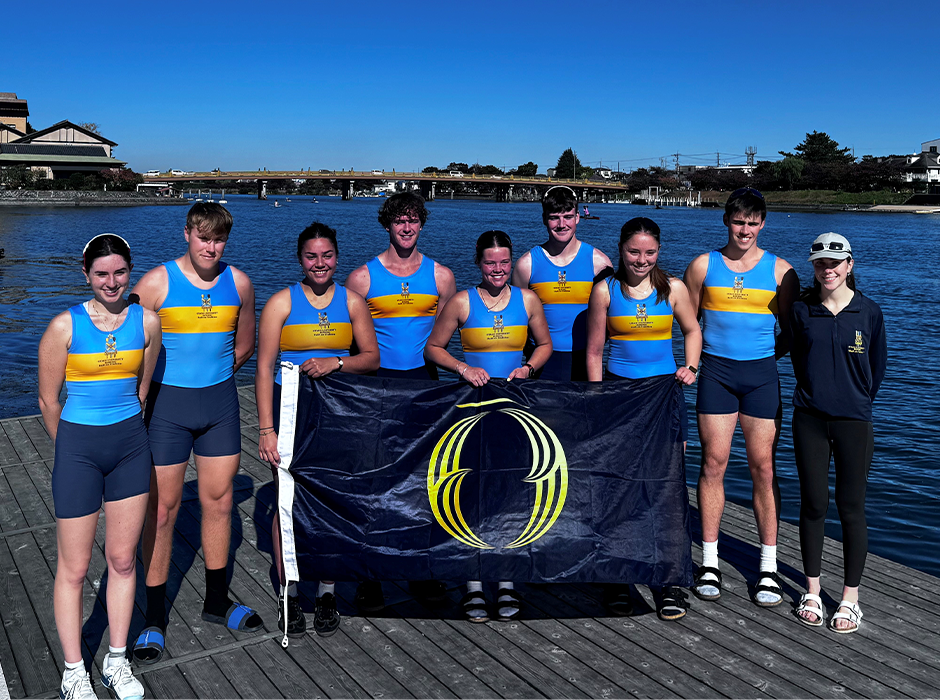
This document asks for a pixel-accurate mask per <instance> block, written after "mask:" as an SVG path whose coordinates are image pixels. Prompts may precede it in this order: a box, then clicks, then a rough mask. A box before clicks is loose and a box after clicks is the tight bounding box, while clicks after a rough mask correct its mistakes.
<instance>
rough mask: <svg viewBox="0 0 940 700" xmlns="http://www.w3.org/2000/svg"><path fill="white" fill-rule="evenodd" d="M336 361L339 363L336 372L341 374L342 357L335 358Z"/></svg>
mask: <svg viewBox="0 0 940 700" xmlns="http://www.w3.org/2000/svg"><path fill="white" fill-rule="evenodd" d="M336 361H337V362H339V367H337V368H336V371H337V372H341V371H342V369H343V358H342V357H337V358H336Z"/></svg>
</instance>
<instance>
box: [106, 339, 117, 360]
mask: <svg viewBox="0 0 940 700" xmlns="http://www.w3.org/2000/svg"><path fill="white" fill-rule="evenodd" d="M104 355H105V357H116V356H117V340H116V339H115V337H114V333H108V337H107V338H105V339H104Z"/></svg>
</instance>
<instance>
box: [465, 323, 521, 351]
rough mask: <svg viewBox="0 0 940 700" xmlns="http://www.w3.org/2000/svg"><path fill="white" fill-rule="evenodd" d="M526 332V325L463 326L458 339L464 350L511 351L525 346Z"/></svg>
mask: <svg viewBox="0 0 940 700" xmlns="http://www.w3.org/2000/svg"><path fill="white" fill-rule="evenodd" d="M528 334H529V327H528V326H506V327H500V328H493V327H492V326H488V327H486V328H463V329H461V331H460V340H461V342H462V343H463V350H464V352H494V351H495V352H512V351H517V350H522V348H523V347H525V341H526V338H527V337H528Z"/></svg>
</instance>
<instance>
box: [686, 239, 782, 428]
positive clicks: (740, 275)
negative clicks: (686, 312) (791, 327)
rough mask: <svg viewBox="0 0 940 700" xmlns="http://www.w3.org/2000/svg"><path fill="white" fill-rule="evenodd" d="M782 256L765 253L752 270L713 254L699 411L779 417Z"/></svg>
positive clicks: (705, 293)
mask: <svg viewBox="0 0 940 700" xmlns="http://www.w3.org/2000/svg"><path fill="white" fill-rule="evenodd" d="M776 265H777V257H776V256H775V255H771V254H770V253H768V252H766V251H765V252H764V253H763V255H762V256H761V258H760V260H758V261H757V264H756V265H755V266H754V267H753V268H751V269H750V270H748V271H747V272H735V271H734V270H731V269H729V268H728V266H727V265H726V264H725V261H724V257H723V256H722V254H721V251H718V250H713V251H712V252H711V253H709V255H708V270H707V272H706V273H705V279H704V281H703V283H702V306H701V315H702V341H703V352H702V368H701V372H700V373H699V383H698V411H699V413H708V414H729V413H738V412H741V413H744V414H745V415H748V416H752V417H754V418H775V417H776V416H777V415H778V413H779V412H780V408H781V405H780V381H779V378H778V375H777V363H776V360H775V359H774V345H775V329H776V323H777V278H776Z"/></svg>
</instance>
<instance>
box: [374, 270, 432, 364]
mask: <svg viewBox="0 0 940 700" xmlns="http://www.w3.org/2000/svg"><path fill="white" fill-rule="evenodd" d="M366 267H367V268H368V270H369V291H368V292H367V293H366V303H367V304H368V305H369V312H370V313H371V314H372V321H373V323H374V324H375V336H376V339H377V340H378V343H379V355H380V357H381V369H380V370H379V374H381V373H382V370H395V371H396V372H406V371H409V370H416V369H419V370H421V372H424V367H425V362H424V346H425V345H426V344H427V342H428V338H429V337H430V335H431V329H432V328H433V327H434V317H435V315H436V314H437V304H438V300H439V295H438V291H437V280H435V278H434V261H433V260H431V258H429V257H427V256H426V255H425V256H424V257H423V260H422V261H421V266H420V267H419V268H418V269H417V271H416V272H415V273H414V274H412V275H409V276H407V277H399V276H398V275H393V274H392V273H391V272H389V271H388V270H387V269H385V266H384V265H383V264H382V263H381V262H380V261H379V259H378V258H377V257H376V258H373V259H372V260H370V261H369V262H368V263H366ZM419 374H420V372H419Z"/></svg>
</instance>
